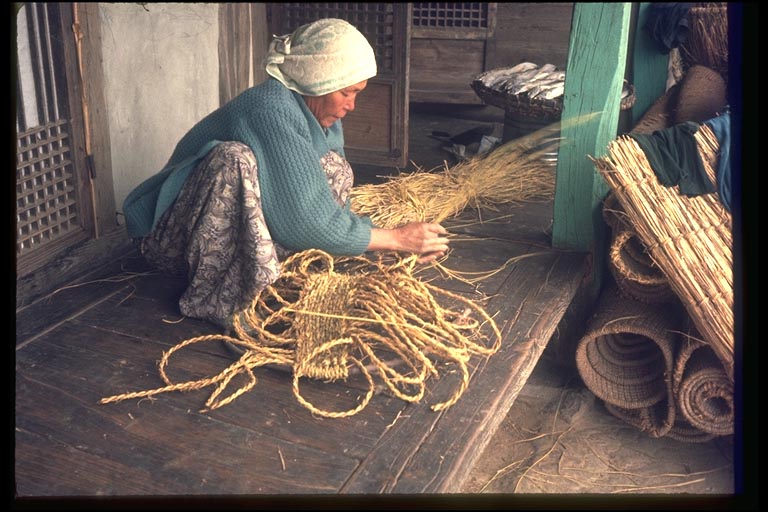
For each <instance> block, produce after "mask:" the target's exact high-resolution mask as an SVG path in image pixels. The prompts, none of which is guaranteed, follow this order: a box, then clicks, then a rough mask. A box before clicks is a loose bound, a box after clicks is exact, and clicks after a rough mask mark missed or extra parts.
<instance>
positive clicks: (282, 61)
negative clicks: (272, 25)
mask: <svg viewBox="0 0 768 512" xmlns="http://www.w3.org/2000/svg"><path fill="white" fill-rule="evenodd" d="M265 63H266V71H267V74H269V75H270V76H272V77H274V78H276V79H277V80H279V81H280V82H282V83H283V85H285V86H286V87H287V88H289V89H291V90H292V91H296V92H298V93H299V94H302V95H305V96H322V95H324V94H328V93H330V92H334V91H338V90H340V89H343V88H345V87H349V86H350V85H354V84H356V83H359V82H362V81H363V80H368V79H369V78H371V77H373V76H376V57H375V55H374V53H373V48H371V45H370V43H368V40H367V39H366V38H365V36H364V35H363V34H361V33H360V31H358V30H357V29H356V28H355V27H354V26H352V25H351V24H350V23H348V22H346V21H344V20H340V19H335V18H327V19H322V20H318V21H315V22H312V23H308V24H306V25H303V26H301V27H299V28H297V29H296V30H295V31H294V32H293V33H292V34H288V35H284V36H275V38H274V39H273V40H272V42H271V43H270V45H269V51H268V53H267V58H266V61H265Z"/></svg>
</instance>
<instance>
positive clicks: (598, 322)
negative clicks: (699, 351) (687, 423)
mask: <svg viewBox="0 0 768 512" xmlns="http://www.w3.org/2000/svg"><path fill="white" fill-rule="evenodd" d="M677 331H678V326H677V322H676V321H675V319H674V316H673V315H672V314H671V311H670V308H661V307H653V306H649V305H647V304H642V303H640V302H638V301H635V300H632V299H628V298H625V297H622V296H621V295H620V294H619V292H618V290H617V288H616V286H615V285H613V284H611V283H609V284H607V285H606V286H605V287H604V289H603V292H602V294H601V296H600V299H599V300H598V303H597V305H596V312H595V315H594V316H593V317H592V318H591V319H590V321H589V324H588V326H587V331H586V333H585V334H584V335H583V336H582V338H581V339H580V340H579V342H578V344H577V346H576V367H577V369H578V371H579V375H580V376H581V378H582V380H583V381H584V384H585V385H586V386H587V388H589V390H590V391H592V392H593V393H594V394H595V395H596V396H597V397H598V398H601V399H603V400H605V401H606V402H608V403H611V404H613V405H617V406H619V407H623V408H626V409H639V408H642V407H649V406H652V405H655V404H658V403H660V402H663V401H666V402H667V404H668V406H667V409H668V411H669V414H670V415H671V414H674V410H673V400H672V379H671V376H672V368H673V355H674V349H675V344H676V342H677V338H678V337H679V335H678V334H677ZM673 419H674V417H673V416H671V417H670V421H669V422H668V423H669V424H670V425H671V423H672V420H673Z"/></svg>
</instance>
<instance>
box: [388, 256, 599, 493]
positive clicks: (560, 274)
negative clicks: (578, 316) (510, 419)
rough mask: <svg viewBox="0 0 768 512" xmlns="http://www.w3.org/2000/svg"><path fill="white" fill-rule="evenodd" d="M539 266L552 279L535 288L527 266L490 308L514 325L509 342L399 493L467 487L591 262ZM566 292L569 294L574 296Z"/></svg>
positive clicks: (447, 415)
mask: <svg viewBox="0 0 768 512" xmlns="http://www.w3.org/2000/svg"><path fill="white" fill-rule="evenodd" d="M533 262H534V260H531V263H533ZM536 263H542V264H544V267H541V268H542V270H544V269H545V268H547V267H548V270H547V275H549V279H550V281H549V282H548V283H547V282H545V283H543V285H542V286H540V287H539V286H536V283H535V282H534V279H536V278H538V281H539V282H541V279H542V278H541V277H540V276H541V273H538V272H534V271H533V270H532V269H531V268H528V269H526V268H524V267H522V266H521V268H520V269H519V271H517V272H514V273H513V274H512V275H511V276H510V278H509V280H508V281H507V283H505V285H504V288H505V289H507V290H509V293H508V294H505V295H500V296H498V297H496V298H495V300H494V301H493V302H491V304H489V309H491V310H495V309H499V310H500V315H499V316H500V317H502V318H506V319H508V321H507V322H506V323H505V325H503V326H502V330H503V332H504V339H505V344H504V345H503V347H502V349H500V350H499V352H497V353H496V354H494V355H493V356H492V357H490V358H489V359H487V360H485V361H483V362H481V365H480V367H479V368H478V369H477V371H476V372H475V374H474V375H473V377H472V381H471V385H470V387H469V388H468V389H467V391H466V392H465V394H464V396H463V397H462V400H461V401H459V402H458V403H457V404H456V405H454V406H453V407H451V408H450V409H448V410H446V411H445V412H444V413H443V414H442V415H441V416H440V418H439V420H438V421H437V422H436V425H435V428H433V429H432V430H430V432H429V435H428V436H427V437H425V439H424V440H423V441H422V443H421V446H420V447H419V450H418V452H417V453H416V454H415V456H414V457H413V459H412V460H410V461H409V463H408V467H407V469H406V470H405V471H403V473H402V475H401V477H400V478H399V479H398V481H397V483H396V485H395V486H394V487H393V489H392V491H393V492H395V493H409V494H410V493H435V492H437V493H441V492H459V491H460V489H461V488H462V485H463V483H464V482H465V480H466V478H467V477H468V475H469V473H470V471H471V468H472V467H473V466H474V464H475V462H476V460H477V458H478V457H479V456H480V454H481V453H482V452H483V450H484V449H485V448H486V446H487V445H488V443H489V442H490V440H491V437H492V434H493V432H495V431H496V429H497V428H498V426H499V425H500V424H501V422H502V421H503V420H504V418H505V417H506V415H507V412H508V411H509V410H510V408H511V407H512V404H513V403H514V401H515V399H516V398H517V395H518V394H519V393H520V390H521V389H522V387H523V386H524V385H525V383H526V382H527V380H528V377H529V376H530V374H531V372H532V371H533V368H534V367H535V365H536V363H537V362H538V360H539V357H540V356H541V354H542V352H543V351H544V348H545V347H546V345H547V341H548V340H549V339H550V338H551V336H552V335H553V334H554V331H555V329H556V327H557V323H558V321H559V319H560V318H561V317H562V315H563V313H564V312H565V310H566V308H567V307H568V304H569V297H572V296H573V294H575V293H576V289H577V288H578V286H579V280H578V279H572V278H571V276H576V277H577V276H579V275H580V272H583V271H584V270H585V266H584V258H583V257H579V256H576V255H569V256H566V255H562V254H558V255H553V257H552V258H546V259H545V260H543V261H541V260H539V261H536ZM531 276H536V278H534V279H532V278H531ZM564 287H568V288H569V289H568V290H567V294H564V293H563V291H564V290H563V288H564ZM518 311H519V313H520V315H519V316H517V313H518ZM515 319H516V321H515ZM435 454H440V459H439V460H440V462H441V464H436V462H437V460H436V456H435Z"/></svg>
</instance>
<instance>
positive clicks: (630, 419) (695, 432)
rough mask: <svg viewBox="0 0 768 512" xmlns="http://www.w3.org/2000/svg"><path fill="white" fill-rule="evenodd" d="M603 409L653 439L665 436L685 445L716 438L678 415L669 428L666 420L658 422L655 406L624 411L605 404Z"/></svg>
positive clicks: (621, 408) (615, 406)
mask: <svg viewBox="0 0 768 512" xmlns="http://www.w3.org/2000/svg"><path fill="white" fill-rule="evenodd" d="M605 408H606V409H607V410H608V412H610V413H611V414H613V415H614V416H616V417H617V418H619V419H620V420H622V421H624V422H625V423H628V424H629V425H632V426H633V427H635V428H637V429H638V430H641V431H643V432H647V433H649V434H650V435H651V436H653V437H663V436H666V437H671V438H672V439H676V440H677V441H683V442H686V443H705V442H707V441H711V440H712V439H714V438H715V437H717V436H715V435H713V434H710V433H708V432H704V431H702V430H700V429H698V428H696V427H694V426H692V425H691V424H690V423H688V422H687V421H686V420H685V419H683V418H681V417H680V415H679V414H677V416H676V417H675V421H674V423H673V424H672V425H671V426H670V425H669V424H668V422H667V421H666V419H665V420H662V421H660V418H659V415H658V412H657V411H658V408H657V407H655V406H651V407H643V408H641V409H625V408H623V407H619V406H617V405H613V404H610V403H608V402H605Z"/></svg>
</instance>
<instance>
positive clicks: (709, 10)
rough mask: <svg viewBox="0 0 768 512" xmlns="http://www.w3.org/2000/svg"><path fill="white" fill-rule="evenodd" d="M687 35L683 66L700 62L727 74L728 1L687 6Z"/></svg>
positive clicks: (683, 45) (724, 75)
mask: <svg viewBox="0 0 768 512" xmlns="http://www.w3.org/2000/svg"><path fill="white" fill-rule="evenodd" d="M688 27H689V31H688V35H687V37H686V40H685V42H683V43H682V44H681V45H680V56H681V57H682V60H683V64H684V67H685V68H686V69H687V68H689V67H691V66H695V65H701V66H706V67H708V68H710V69H713V70H715V71H717V72H718V73H719V74H720V75H721V76H722V77H723V78H725V79H727V78H728V53H729V49H728V4H727V3H726V2H701V3H696V4H693V6H692V7H691V8H690V9H689V10H688Z"/></svg>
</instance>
